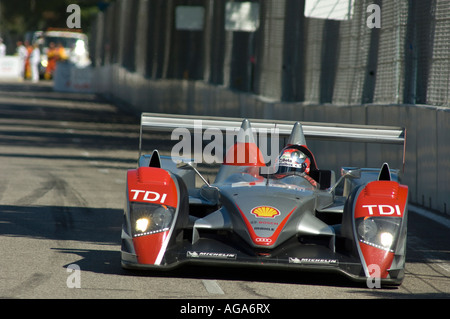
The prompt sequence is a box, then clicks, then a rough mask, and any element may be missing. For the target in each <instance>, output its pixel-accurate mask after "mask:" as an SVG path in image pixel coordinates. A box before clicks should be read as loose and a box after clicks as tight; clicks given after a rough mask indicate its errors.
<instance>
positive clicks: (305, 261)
mask: <svg viewBox="0 0 450 319" xmlns="http://www.w3.org/2000/svg"><path fill="white" fill-rule="evenodd" d="M289 263H290V264H302V265H333V266H337V265H338V264H339V261H338V260H337V259H323V258H297V257H289Z"/></svg>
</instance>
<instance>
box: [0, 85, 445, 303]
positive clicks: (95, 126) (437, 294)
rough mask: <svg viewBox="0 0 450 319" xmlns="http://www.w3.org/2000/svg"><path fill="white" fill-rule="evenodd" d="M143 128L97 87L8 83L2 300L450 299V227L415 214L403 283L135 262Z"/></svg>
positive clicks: (2, 109) (2, 94)
mask: <svg viewBox="0 0 450 319" xmlns="http://www.w3.org/2000/svg"><path fill="white" fill-rule="evenodd" d="M138 134H139V118H138V117H137V116H136V115H133V114H131V113H129V112H126V111H124V107H123V106H121V107H118V106H116V105H113V104H111V103H109V102H106V101H105V100H102V99H101V98H99V97H97V96H95V95H92V94H75V93H58V92H54V91H53V90H52V86H51V83H50V82H44V83H42V82H41V83H38V84H30V83H27V82H24V83H15V84H14V83H0V176H1V182H0V243H1V244H0V298H27V299H28V298H30V299H41V298H43V299H47V298H56V299H84V298H90V299H92V298H95V299H110V298H113V299H127V298H137V299H141V298H144V299H182V300H210V299H222V300H228V302H229V301H230V300H232V299H261V300H260V301H259V302H266V303H267V302H269V303H270V300H266V299H304V298H308V299H316V298H318V299H322V298H331V299H336V298H337V299H373V298H398V299H403V298H405V299H409V298H421V299H422V298H449V297H450V240H449V236H448V234H449V231H450V229H449V228H448V226H445V225H442V224H439V223H437V222H434V221H431V220H429V219H428V218H425V217H423V216H421V215H418V214H415V213H414V212H411V213H410V216H409V222H408V223H409V228H408V236H409V237H408V250H407V264H406V278H405V280H404V282H403V285H402V286H400V287H399V288H395V289H369V288H367V287H366V286H365V285H360V284H355V283H352V282H350V281H348V280H347V279H346V278H343V277H340V276H335V275H328V274H322V273H297V272H292V271H288V272H284V271H266V270H249V269H236V268H232V269H228V268H213V267H202V268H193V267H186V268H183V269H179V270H176V271H173V272H169V273H166V272H164V273H155V272H137V273H136V272H130V271H126V270H123V269H122V268H121V266H120V232H121V223H122V208H123V204H124V194H125V175H126V171H127V169H130V168H134V167H135V166H136V160H137V150H138ZM153 141H154V144H155V147H161V146H163V145H165V142H164V141H163V140H161V138H160V137H159V136H153ZM318 161H320V159H318ZM78 270H79V271H78ZM75 274H77V276H78V277H74V276H75ZM77 285H78V286H79V288H77ZM264 300H265V301H264Z"/></svg>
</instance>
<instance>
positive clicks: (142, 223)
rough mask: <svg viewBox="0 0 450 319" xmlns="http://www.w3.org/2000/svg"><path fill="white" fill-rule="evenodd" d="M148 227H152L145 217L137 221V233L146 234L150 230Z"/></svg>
mask: <svg viewBox="0 0 450 319" xmlns="http://www.w3.org/2000/svg"><path fill="white" fill-rule="evenodd" d="M148 225H150V220H149V219H148V218H145V217H143V218H139V219H138V220H137V221H136V227H135V228H136V231H138V232H141V233H143V232H146V231H147V229H148Z"/></svg>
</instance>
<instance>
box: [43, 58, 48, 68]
mask: <svg viewBox="0 0 450 319" xmlns="http://www.w3.org/2000/svg"><path fill="white" fill-rule="evenodd" d="M41 65H42V66H43V67H44V68H46V67H47V66H48V61H47V60H42V61H41Z"/></svg>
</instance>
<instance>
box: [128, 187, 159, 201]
mask: <svg viewBox="0 0 450 319" xmlns="http://www.w3.org/2000/svg"><path fill="white" fill-rule="evenodd" d="M130 192H131V193H133V197H132V200H142V201H146V202H160V203H161V204H164V202H165V200H166V197H167V194H160V193H158V192H153V191H145V190H141V189H132V190H130Z"/></svg>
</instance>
